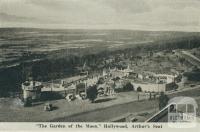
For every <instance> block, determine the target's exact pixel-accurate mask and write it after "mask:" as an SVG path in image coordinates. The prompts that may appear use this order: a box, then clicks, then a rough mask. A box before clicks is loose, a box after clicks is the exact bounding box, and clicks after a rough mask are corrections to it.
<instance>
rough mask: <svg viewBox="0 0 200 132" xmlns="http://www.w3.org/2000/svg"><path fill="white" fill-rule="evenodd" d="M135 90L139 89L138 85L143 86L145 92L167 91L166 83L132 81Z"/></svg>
mask: <svg viewBox="0 0 200 132" xmlns="http://www.w3.org/2000/svg"><path fill="white" fill-rule="evenodd" d="M131 84H132V85H133V87H134V88H135V90H137V88H138V87H141V89H142V91H143V92H165V91H166V84H151V83H147V84H142V83H134V82H132V83H131Z"/></svg>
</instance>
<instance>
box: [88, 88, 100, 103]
mask: <svg viewBox="0 0 200 132" xmlns="http://www.w3.org/2000/svg"><path fill="white" fill-rule="evenodd" d="M97 95H98V90H97V86H96V85H95V86H91V87H89V88H88V89H87V98H88V99H89V100H90V101H91V103H94V100H95V99H96V98H97Z"/></svg>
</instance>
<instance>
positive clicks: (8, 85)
mask: <svg viewBox="0 0 200 132" xmlns="http://www.w3.org/2000/svg"><path fill="white" fill-rule="evenodd" d="M197 47H200V38H199V37H188V38H182V39H177V40H169V41H156V42H153V43H149V44H139V45H135V46H133V47H131V48H124V49H120V50H114V51H106V50H105V51H101V52H98V53H91V54H85V55H73V54H71V55H68V56H65V55H63V52H65V51H62V52H60V53H59V52H57V53H56V57H54V56H55V54H50V55H49V56H46V57H45V58H44V59H42V60H40V61H35V62H31V61H30V62H21V63H20V65H17V66H13V67H8V68H2V69H0V97H6V96H9V93H10V92H16V91H20V88H21V83H22V82H24V81H25V80H26V79H27V78H28V77H32V78H33V79H34V80H37V81H49V80H53V79H58V78H63V77H69V76H72V75H76V74H79V70H78V67H82V66H83V65H84V64H87V70H89V71H98V70H102V69H103V68H105V67H108V66H109V67H112V66H114V65H115V62H117V61H118V59H119V58H118V56H119V55H121V54H123V56H124V57H126V58H130V57H132V56H137V55H138V54H139V53H147V52H150V51H151V52H156V51H162V50H173V49H192V48H197ZM110 58H111V59H113V63H111V64H110V63H109V64H107V63H106V62H105V61H106V60H107V59H110Z"/></svg>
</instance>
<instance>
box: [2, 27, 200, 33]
mask: <svg viewBox="0 0 200 132" xmlns="http://www.w3.org/2000/svg"><path fill="white" fill-rule="evenodd" d="M3 28H4V29H6V28H18V29H19V28H21V29H22V28H24V29H46V30H127V31H148V32H190V33H200V31H188V30H167V29H160V30H153V29H146V30H144V29H131V28H130V29H127V28H70V27H69V28H67V27H65V28H48V27H21V26H7V27H0V29H3Z"/></svg>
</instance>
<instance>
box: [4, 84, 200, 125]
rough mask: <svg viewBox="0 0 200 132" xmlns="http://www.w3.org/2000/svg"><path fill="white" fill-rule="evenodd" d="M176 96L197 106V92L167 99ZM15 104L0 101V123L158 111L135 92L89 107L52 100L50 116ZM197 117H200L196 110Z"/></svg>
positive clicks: (78, 102)
mask: <svg viewBox="0 0 200 132" xmlns="http://www.w3.org/2000/svg"><path fill="white" fill-rule="evenodd" d="M177 96H189V97H194V98H197V100H196V101H197V103H198V104H199V103H200V99H199V98H198V97H199V96H200V88H199V87H198V88H195V89H191V90H189V89H188V90H187V91H186V90H185V91H182V92H177V93H171V94H170V95H169V97H170V98H172V97H177ZM141 99H142V98H141ZM143 99H144V98H143ZM17 102H18V101H17V100H16V99H12V98H1V99H0V109H1V111H0V117H1V118H0V121H14V122H15V121H21V122H23V121H106V120H107V121H108V120H109V119H111V118H114V117H117V116H121V115H124V114H126V113H134V114H137V113H144V112H148V113H149V114H150V115H152V114H153V113H155V112H157V111H158V102H157V100H151V101H149V100H143V101H142V100H141V101H139V102H138V101H137V93H136V92H124V93H119V94H118V95H117V96H116V97H114V96H113V97H107V98H106V99H104V100H103V101H97V102H98V103H90V102H89V101H87V100H85V101H81V100H75V101H73V102H67V101H66V100H64V99H62V100H54V101H50V102H51V103H52V104H53V105H54V106H55V108H54V110H53V111H51V112H45V111H44V110H43V106H44V103H45V102H42V103H38V104H35V105H34V106H33V107H28V108H24V107H23V106H20V105H17ZM150 115H149V116H150ZM197 115H198V116H200V109H199V108H198V110H197Z"/></svg>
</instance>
